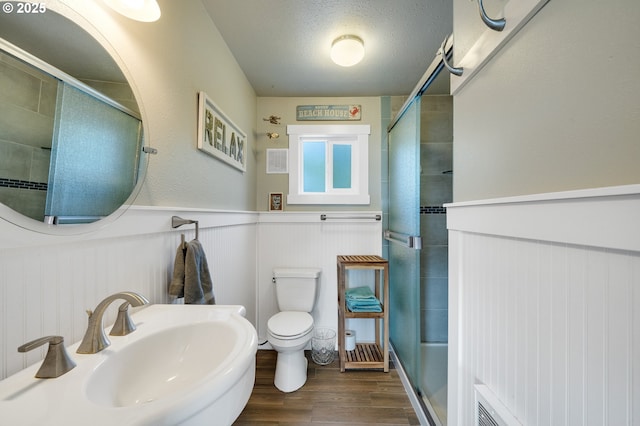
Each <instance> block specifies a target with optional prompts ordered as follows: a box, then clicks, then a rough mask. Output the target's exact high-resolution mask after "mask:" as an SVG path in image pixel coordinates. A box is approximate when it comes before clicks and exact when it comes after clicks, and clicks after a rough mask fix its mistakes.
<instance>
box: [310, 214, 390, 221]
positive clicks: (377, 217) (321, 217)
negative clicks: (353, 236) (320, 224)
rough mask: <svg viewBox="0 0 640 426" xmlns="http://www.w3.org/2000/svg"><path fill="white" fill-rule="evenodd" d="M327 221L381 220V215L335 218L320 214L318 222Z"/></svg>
mask: <svg viewBox="0 0 640 426" xmlns="http://www.w3.org/2000/svg"><path fill="white" fill-rule="evenodd" d="M328 219H364V220H382V215H379V214H377V215H375V216H336V217H331V216H327V215H326V214H321V215H320V220H328Z"/></svg>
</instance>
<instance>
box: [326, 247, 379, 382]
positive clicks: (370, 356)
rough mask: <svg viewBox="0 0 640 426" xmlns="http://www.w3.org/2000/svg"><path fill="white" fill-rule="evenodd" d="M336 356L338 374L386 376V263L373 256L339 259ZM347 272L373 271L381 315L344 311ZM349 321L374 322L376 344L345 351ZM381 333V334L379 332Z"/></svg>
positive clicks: (361, 344)
mask: <svg viewBox="0 0 640 426" xmlns="http://www.w3.org/2000/svg"><path fill="white" fill-rule="evenodd" d="M337 266H338V354H339V357H340V371H341V372H344V371H345V370H357V369H383V370H384V372H385V373H387V372H389V309H388V300H389V262H388V261H387V260H386V259H383V258H382V257H380V256H375V255H352V256H338V264H337ZM350 269H372V270H374V271H375V283H374V294H375V296H376V298H378V300H379V301H380V304H381V305H382V312H351V311H350V310H349V309H347V301H346V293H345V292H346V290H347V289H348V288H349V286H348V279H349V274H348V271H349V270H350ZM348 318H369V319H373V320H375V327H376V330H375V334H376V341H375V343H359V344H356V348H355V350H353V351H346V350H345V329H346V320H347V319H348ZM381 330H382V332H381Z"/></svg>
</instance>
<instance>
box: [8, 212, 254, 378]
mask: <svg viewBox="0 0 640 426" xmlns="http://www.w3.org/2000/svg"><path fill="white" fill-rule="evenodd" d="M174 214H175V215H179V216H181V217H183V218H187V219H194V220H199V221H200V235H199V239H200V241H201V242H202V244H203V246H204V249H205V252H206V254H207V260H208V263H209V267H210V269H211V274H212V279H213V282H214V291H215V295H216V299H217V302H218V303H220V304H241V305H244V306H245V307H246V308H247V318H248V319H249V320H250V321H251V322H252V323H254V324H255V323H256V312H257V308H256V306H257V303H256V291H255V289H256V285H255V276H256V265H257V252H256V239H257V217H258V214H257V213H247V212H215V211H207V210H200V209H177V208H176V209H172V208H144V207H132V208H130V209H129V210H128V211H127V212H126V213H124V215H123V216H122V217H120V218H119V219H118V220H116V221H114V222H113V223H111V224H109V225H108V226H106V227H104V228H102V229H99V230H97V231H95V230H94V231H93V232H91V233H88V234H80V235H68V236H51V235H42V234H37V233H34V232H31V231H26V230H24V229H20V228H18V227H16V226H15V225H12V224H9V223H7V222H5V221H2V220H0V235H2V236H3V238H2V239H0V379H2V378H5V377H7V376H9V375H11V374H13V373H15V372H17V371H19V370H21V369H23V368H25V367H27V366H29V365H31V364H33V363H35V362H38V361H40V360H41V359H42V358H43V357H44V354H45V353H46V348H45V347H43V348H41V349H37V350H34V351H31V352H30V353H27V354H20V353H18V352H17V347H18V346H20V345H21V344H23V343H25V342H27V341H29V340H32V339H35V338H38V337H42V336H46V335H61V336H64V338H65V343H67V344H71V343H73V342H75V341H78V340H80V339H82V336H83V335H84V332H85V329H86V324H87V315H86V313H85V310H87V309H94V308H95V306H96V305H97V304H98V302H99V301H100V300H102V299H103V298H104V297H106V296H108V295H110V294H112V293H116V292H119V291H124V290H132V291H137V292H139V293H141V294H143V295H144V296H146V297H147V298H148V299H149V300H150V301H151V302H152V303H167V302H168V301H169V299H168V294H167V288H168V283H169V281H170V279H171V273H172V271H173V261H174V258H175V254H176V249H177V247H178V245H179V243H180V234H181V233H184V234H185V236H186V238H187V240H190V239H192V238H193V237H194V227H193V225H184V226H182V227H180V228H177V229H172V228H171V216H172V215H174ZM117 305H119V303H114V304H113V306H112V307H111V308H110V310H109V312H108V313H107V316H106V318H105V325H106V324H110V323H112V322H113V321H114V320H115V312H116V309H117Z"/></svg>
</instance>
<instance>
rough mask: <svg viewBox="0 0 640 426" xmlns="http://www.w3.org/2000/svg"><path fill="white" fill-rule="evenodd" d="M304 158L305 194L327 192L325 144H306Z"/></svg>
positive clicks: (304, 145) (303, 186)
mask: <svg viewBox="0 0 640 426" xmlns="http://www.w3.org/2000/svg"><path fill="white" fill-rule="evenodd" d="M302 156H303V157H302V169H303V171H302V174H303V185H302V190H303V192H325V169H326V163H327V158H326V156H327V154H326V150H325V143H324V142H304V143H303V144H302Z"/></svg>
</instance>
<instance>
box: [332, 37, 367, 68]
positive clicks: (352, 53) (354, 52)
mask: <svg viewBox="0 0 640 426" xmlns="http://www.w3.org/2000/svg"><path fill="white" fill-rule="evenodd" d="M362 58H364V42H363V41H362V39H361V38H360V37H358V36H354V35H343V36H341V37H338V38H337V39H335V40H334V41H333V43H332V44H331V59H332V60H333V62H335V63H336V64H338V65H340V66H342V67H350V66H353V65H355V64H357V63H358V62H360V61H361V60H362Z"/></svg>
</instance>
